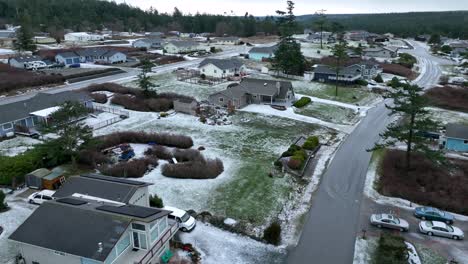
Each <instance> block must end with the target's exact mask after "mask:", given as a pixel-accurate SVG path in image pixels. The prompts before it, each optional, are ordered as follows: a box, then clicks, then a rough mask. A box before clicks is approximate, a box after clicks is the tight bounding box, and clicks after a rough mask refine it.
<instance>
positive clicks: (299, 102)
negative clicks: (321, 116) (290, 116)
mask: <svg viewBox="0 0 468 264" xmlns="http://www.w3.org/2000/svg"><path fill="white" fill-rule="evenodd" d="M310 102H312V100H311V99H310V98H309V97H301V99H299V100H297V101H296V102H294V104H293V105H294V107H297V108H301V107H304V106H306V105H308V104H309V103H310Z"/></svg>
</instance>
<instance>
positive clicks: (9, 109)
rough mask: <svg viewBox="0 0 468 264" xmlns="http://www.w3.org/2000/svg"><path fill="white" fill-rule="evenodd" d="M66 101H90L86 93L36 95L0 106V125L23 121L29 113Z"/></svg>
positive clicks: (69, 92)
mask: <svg viewBox="0 0 468 264" xmlns="http://www.w3.org/2000/svg"><path fill="white" fill-rule="evenodd" d="M66 101H79V102H85V101H91V97H89V96H88V95H87V94H86V93H83V92H76V91H65V92H61V93H55V94H51V93H38V94H36V95H35V96H33V97H31V98H29V99H26V100H22V101H16V102H12V103H7V104H0V113H2V114H1V115H0V124H4V123H7V122H12V121H15V120H18V119H23V118H26V117H28V116H29V114H30V113H32V112H35V111H38V110H42V109H46V108H49V107H53V106H57V105H59V104H62V103H64V102H66Z"/></svg>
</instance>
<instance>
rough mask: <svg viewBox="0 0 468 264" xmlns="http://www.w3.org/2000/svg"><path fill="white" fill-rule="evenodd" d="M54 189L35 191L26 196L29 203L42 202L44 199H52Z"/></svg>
mask: <svg viewBox="0 0 468 264" xmlns="http://www.w3.org/2000/svg"><path fill="white" fill-rule="evenodd" d="M54 193H55V191H51V190H42V191H40V192H35V193H33V194H31V195H29V197H28V202H29V203H30V204H42V203H43V202H45V201H50V200H53V199H54V198H53V197H52V195H54Z"/></svg>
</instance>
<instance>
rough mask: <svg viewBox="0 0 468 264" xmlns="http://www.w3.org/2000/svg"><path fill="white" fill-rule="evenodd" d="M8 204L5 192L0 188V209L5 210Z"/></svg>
mask: <svg viewBox="0 0 468 264" xmlns="http://www.w3.org/2000/svg"><path fill="white" fill-rule="evenodd" d="M7 207H8V205H7V204H6V203H5V193H4V192H3V191H2V190H0V211H2V210H5V209H6V208H7Z"/></svg>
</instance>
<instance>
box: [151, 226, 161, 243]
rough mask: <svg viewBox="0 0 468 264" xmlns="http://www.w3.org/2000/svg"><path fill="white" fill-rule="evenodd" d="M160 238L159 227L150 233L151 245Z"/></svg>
mask: <svg viewBox="0 0 468 264" xmlns="http://www.w3.org/2000/svg"><path fill="white" fill-rule="evenodd" d="M158 237H159V230H158V227H156V228H155V229H153V230H152V231H151V233H150V238H151V243H153V242H154V241H156V239H158Z"/></svg>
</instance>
